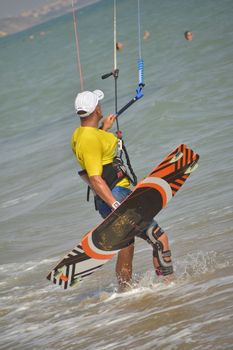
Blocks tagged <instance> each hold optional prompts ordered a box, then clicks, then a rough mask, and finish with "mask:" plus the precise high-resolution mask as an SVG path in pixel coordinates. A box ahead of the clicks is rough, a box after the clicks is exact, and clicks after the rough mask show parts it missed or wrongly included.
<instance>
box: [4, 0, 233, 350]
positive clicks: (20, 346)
mask: <svg viewBox="0 0 233 350" xmlns="http://www.w3.org/2000/svg"><path fill="white" fill-rule="evenodd" d="M140 15H141V16H140V17H141V44H142V52H141V54H142V56H143V58H144V61H145V83H146V86H145V88H144V97H143V98H142V99H141V100H140V101H138V102H137V103H135V104H134V105H133V106H132V107H130V108H129V109H128V110H127V111H126V112H125V113H124V114H122V116H120V118H119V123H120V128H121V129H122V131H123V133H124V139H125V143H126V145H127V148H128V152H129V154H130V158H131V162H132V164H133V167H134V170H135V172H136V173H137V175H138V178H139V179H141V178H142V177H143V176H145V175H146V174H147V173H149V172H150V171H151V169H152V168H153V167H154V166H155V165H157V164H158V163H159V162H160V161H161V160H162V159H163V157H165V156H166V155H167V154H168V153H169V152H170V151H171V150H172V149H174V148H175V147H176V146H177V145H178V144H180V143H186V144H188V145H189V146H190V147H192V148H193V149H194V150H195V151H196V152H198V153H199V154H200V162H199V167H198V169H197V170H196V171H195V172H194V173H193V174H192V175H191V176H190V178H189V179H188V181H187V183H186V184H185V185H184V187H183V188H182V189H181V190H180V191H179V193H178V194H177V196H176V198H175V199H174V200H172V201H171V202H170V203H169V205H168V207H167V208H166V209H165V210H163V211H162V212H161V213H160V214H159V215H158V217H157V219H158V222H159V224H160V225H161V226H162V227H163V228H164V229H165V230H166V231H167V233H168V235H169V237H170V245H171V250H172V255H173V262H174V269H175V275H176V277H175V280H174V282H173V283H172V284H170V285H166V284H165V285H164V284H163V283H161V282H160V281H159V280H158V279H157V278H156V277H155V274H154V271H153V267H152V253H151V249H150V247H149V246H148V245H147V244H146V243H145V242H143V241H141V240H140V239H137V240H136V244H135V256H134V283H135V287H134V288H133V289H132V290H131V291H129V292H127V293H123V294H118V293H116V288H117V283H116V278H115V273H114V265H115V259H113V260H112V261H111V262H109V263H108V264H106V265H105V266H104V268H103V269H102V270H101V271H99V272H97V273H96V274H94V275H92V277H91V278H90V279H89V280H86V281H85V282H84V283H83V284H81V285H80V287H77V288H74V289H73V290H71V291H63V290H60V289H59V288H56V287H55V286H54V285H51V284H50V282H49V281H47V280H46V278H45V277H46V275H47V273H48V271H49V270H50V269H51V268H52V267H53V266H54V264H55V263H56V262H57V261H58V260H59V259H60V258H61V257H62V256H63V255H64V254H65V253H66V252H67V251H69V250H70V249H71V248H73V246H74V245H76V244H77V243H78V242H79V241H80V239H81V237H82V235H83V234H84V233H85V232H87V231H88V230H90V229H91V228H92V227H94V226H96V225H97V224H98V223H100V222H101V219H100V217H99V216H98V214H97V213H96V212H95V210H94V207H93V203H92V200H91V202H90V203H87V202H86V201H85V198H86V186H85V185H84V184H83V183H82V182H81V180H80V179H79V178H78V176H77V165H76V160H75V159H74V157H73V155H72V152H71V148H70V138H71V135H72V132H73V130H74V129H75V128H76V127H77V126H78V125H79V120H78V119H77V117H76V116H75V113H74V99H75V96H76V94H77V92H78V91H80V76H79V71H78V70H77V66H76V49H75V36H74V29H73V18H72V14H71V13H69V14H66V15H65V16H63V17H60V18H57V19H55V20H52V21H49V22H47V23H45V24H42V25H40V26H37V27H34V28H31V29H28V30H26V31H24V32H21V33H18V34H15V35H12V36H10V37H6V38H3V39H1V40H0V51H1V55H0V72H1V81H0V84H1V90H0V118H1V124H0V150H1V151H0V152H1V159H0V169H1V180H0V181H1V182H0V197H1V201H0V223H1V236H0V254H1V255H0V263H1V266H0V276H1V279H0V286H1V300H0V302H1V306H0V315H1V338H0V339H1V340H0V343H1V346H0V347H1V349H7V350H16V349H17V350H29V349H30V350H32V349H34V350H39V349H46V350H54V349H58V350H62V349H68V350H73V349H75V350H77V349H82V350H84V349H92V350H93V349H96V350H105V349H108V350H120V349H138V350H151V349H166V350H170V349H172V350H173V349H179V350H183V349H185V350H186V349H211V350H212V349H219V350H220V349H232V343H233V336H232V326H233V306H232V295H233V277H232V263H233V253H232V244H233V236H232V233H233V220H232V213H233V202H232V192H233V191H232V172H233V160H232V146H233V138H232V131H233V124H232V115H233V113H232V110H233V86H232V71H233V60H232V57H233V27H232V18H233V3H232V0H222V1H217V0H205V1H200V0H196V1H194V0H190V1H185V0H176V1H174V0H167V1H161V0H160V1H159V0H146V1H141V13H140ZM137 21H138V14H137V1H136V0H127V1H123V0H122V1H120V0H119V1H117V40H119V41H121V42H123V43H124V48H123V50H121V51H119V52H118V53H117V66H118V68H119V70H120V74H119V78H118V106H119V108H120V107H122V106H123V105H124V104H126V103H127V102H128V101H129V100H130V99H131V98H132V97H134V95H135V89H136V87H137V83H138V81H137V80H138V77H137V75H138V72H137V59H138V57H139V55H140V52H139V50H138V22H137ZM77 22H78V37H79V47H80V55H81V65H82V74H83V77H84V87H85V89H89V90H92V89H93V90H94V89H102V90H103V91H104V92H105V99H104V101H103V102H102V107H103V112H104V114H108V113H113V112H114V103H115V102H114V79H113V77H111V78H108V79H107V80H102V79H101V75H102V74H105V73H108V72H111V70H112V69H113V1H109V0H103V1H100V2H98V3H96V4H94V5H91V6H89V7H85V8H83V9H80V10H79V11H78V13H77ZM146 30H147V31H149V32H150V37H149V38H148V40H146V41H144V40H143V39H142V36H143V32H144V31H146ZM186 30H191V31H192V32H193V41H190V42H188V41H186V40H185V39H184V32H185V31H186ZM113 131H114V130H113Z"/></svg>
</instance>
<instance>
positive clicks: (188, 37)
mask: <svg viewBox="0 0 233 350" xmlns="http://www.w3.org/2000/svg"><path fill="white" fill-rule="evenodd" d="M184 37H185V39H186V40H188V41H192V40H193V33H192V32H190V31H189V30H187V31H186V32H185V33H184Z"/></svg>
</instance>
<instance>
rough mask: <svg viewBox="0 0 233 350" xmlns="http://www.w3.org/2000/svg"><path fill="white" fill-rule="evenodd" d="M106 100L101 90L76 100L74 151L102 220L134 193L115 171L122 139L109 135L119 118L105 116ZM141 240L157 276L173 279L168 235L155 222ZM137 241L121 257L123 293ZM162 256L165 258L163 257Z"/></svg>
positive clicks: (124, 177)
mask: <svg viewBox="0 0 233 350" xmlns="http://www.w3.org/2000/svg"><path fill="white" fill-rule="evenodd" d="M103 97H104V93H103V92H102V91H101V90H95V91H93V92H91V91H84V92H81V93H79V94H78V95H77V97H76V99H75V110H76V113H77V115H78V116H79V117H80V124H81V125H80V127H78V128H77V129H75V131H74V133H73V135H72V139H71V147H72V150H73V152H74V154H75V156H76V158H77V160H78V163H79V164H80V166H81V168H82V171H81V172H80V176H81V177H82V176H84V177H85V182H87V183H88V184H89V186H90V188H91V189H92V190H93V191H94V193H95V194H96V196H95V204H96V209H97V210H98V211H99V213H100V215H101V216H102V218H106V217H107V216H108V215H109V214H110V213H111V212H112V211H114V210H115V209H116V208H117V207H118V206H119V205H120V202H122V201H123V200H124V199H125V198H126V197H127V196H128V195H129V194H130V193H131V190H130V181H129V178H128V177H127V174H126V173H122V174H121V176H120V177H119V174H118V173H117V174H116V168H115V167H113V163H114V157H115V154H116V152H117V146H118V139H117V137H116V136H115V135H114V134H113V133H111V132H109V130H110V129H111V127H112V125H113V123H114V121H115V120H116V116H115V115H114V114H109V115H107V116H106V117H105V118H103V115H102V109H101V105H100V100H102V99H103ZM101 120H102V124H101V126H99V123H100V121H101ZM147 231H148V232H149V233H150V235H149V236H148V232H145V233H143V235H142V236H141V235H140V237H141V238H143V239H145V240H147V241H148V242H149V243H150V244H151V245H152V246H153V264H154V267H155V270H156V273H157V275H164V276H165V275H171V274H172V273H173V267H172V262H171V253H170V250H169V244H168V238H167V235H166V234H165V232H164V231H163V230H162V229H161V228H160V227H159V226H158V224H157V222H156V221H153V222H152V224H151V226H150V227H149V228H148V230H147ZM159 251H160V252H161V254H158V252H159ZM133 254H134V239H132V241H131V242H129V244H128V246H127V247H125V248H123V249H121V250H120V252H119V253H118V257H117V262H116V276H117V279H118V283H119V286H120V289H121V290H123V289H124V288H125V287H126V286H127V285H129V283H130V281H131V279H132V262H133ZM161 256H162V257H161Z"/></svg>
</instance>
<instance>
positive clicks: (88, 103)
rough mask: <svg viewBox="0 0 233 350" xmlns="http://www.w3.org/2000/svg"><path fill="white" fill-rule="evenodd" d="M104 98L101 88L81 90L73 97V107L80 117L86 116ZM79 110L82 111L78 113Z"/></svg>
mask: <svg viewBox="0 0 233 350" xmlns="http://www.w3.org/2000/svg"><path fill="white" fill-rule="evenodd" d="M103 98H104V93H103V91H101V90H94V91H93V92H91V91H83V92H81V93H79V94H78V95H77V97H76V99H75V102H74V107H75V110H76V113H77V114H78V115H79V116H80V117H81V118H83V117H88V116H89V115H90V114H91V113H93V112H94V110H95V109H96V106H97V105H98V103H99V101H100V100H102V99H103ZM79 112H84V113H80V114H79Z"/></svg>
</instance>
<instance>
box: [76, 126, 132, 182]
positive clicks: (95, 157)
mask: <svg viewBox="0 0 233 350" xmlns="http://www.w3.org/2000/svg"><path fill="white" fill-rule="evenodd" d="M71 147H72V150H73V152H74V154H75V155H76V157H77V160H78V162H79V164H80V165H81V167H82V169H85V170H86V172H87V174H88V176H89V177H90V176H94V175H100V176H101V175H102V172H103V165H106V164H109V163H112V161H113V158H114V156H115V153H116V147H117V137H116V136H115V135H114V134H112V133H111V132H107V131H104V130H101V129H97V128H93V127H89V126H85V127H82V126H81V127H79V128H77V129H76V130H75V131H74V133H73V135H72V139H71ZM117 186H122V187H126V188H129V187H130V182H129V180H128V179H127V178H126V177H125V178H124V179H122V180H120V181H119V182H118V183H117Z"/></svg>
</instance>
